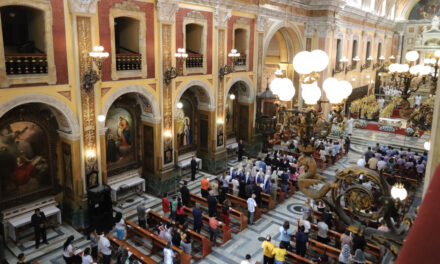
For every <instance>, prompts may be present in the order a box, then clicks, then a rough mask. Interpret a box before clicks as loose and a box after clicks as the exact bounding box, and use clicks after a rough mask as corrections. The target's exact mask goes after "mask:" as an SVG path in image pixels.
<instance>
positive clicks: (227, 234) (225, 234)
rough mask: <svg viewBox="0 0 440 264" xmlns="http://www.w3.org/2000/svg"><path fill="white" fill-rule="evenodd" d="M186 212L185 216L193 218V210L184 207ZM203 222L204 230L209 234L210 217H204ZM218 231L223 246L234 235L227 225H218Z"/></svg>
mask: <svg viewBox="0 0 440 264" xmlns="http://www.w3.org/2000/svg"><path fill="white" fill-rule="evenodd" d="M183 210H184V214H185V215H186V216H187V217H188V216H189V217H191V218H192V217H193V215H192V209H191V208H189V207H186V206H184V207H183ZM202 222H203V227H202V228H203V229H206V231H207V232H209V229H208V227H209V217H208V216H207V215H202ZM218 231H219V234H221V235H222V243H221V245H223V244H224V243H226V242H228V241H229V240H230V239H231V234H232V229H231V228H228V227H227V226H226V225H225V224H223V223H221V224H219V225H218Z"/></svg>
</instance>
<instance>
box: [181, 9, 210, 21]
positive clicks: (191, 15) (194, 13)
mask: <svg viewBox="0 0 440 264" xmlns="http://www.w3.org/2000/svg"><path fill="white" fill-rule="evenodd" d="M185 18H193V19H202V20H206V18H205V16H204V15H203V14H202V13H200V12H199V11H195V10H194V11H191V12H188V13H186V15H185Z"/></svg>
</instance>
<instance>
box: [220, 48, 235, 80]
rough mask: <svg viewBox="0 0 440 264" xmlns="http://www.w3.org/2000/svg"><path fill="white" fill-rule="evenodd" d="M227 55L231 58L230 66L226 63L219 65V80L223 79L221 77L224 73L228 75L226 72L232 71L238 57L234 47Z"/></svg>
mask: <svg viewBox="0 0 440 264" xmlns="http://www.w3.org/2000/svg"><path fill="white" fill-rule="evenodd" d="M228 57H229V58H231V61H232V66H230V65H228V64H226V65H225V66H223V67H220V69H219V78H220V79H221V80H223V77H225V75H228V74H230V73H232V72H234V68H235V63H236V61H237V59H238V57H240V53H239V52H237V50H236V49H232V50H231V52H230V53H229V54H228Z"/></svg>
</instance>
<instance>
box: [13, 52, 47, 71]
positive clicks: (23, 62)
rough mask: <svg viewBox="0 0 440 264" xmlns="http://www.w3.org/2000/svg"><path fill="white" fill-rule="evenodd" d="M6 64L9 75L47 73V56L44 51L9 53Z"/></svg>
mask: <svg viewBox="0 0 440 264" xmlns="http://www.w3.org/2000/svg"><path fill="white" fill-rule="evenodd" d="M5 65H6V74H8V75H18V74H46V73H47V57H46V54H42V53H30V54H28V53H23V54H20V53H13V54H12V53H9V54H6V55H5Z"/></svg>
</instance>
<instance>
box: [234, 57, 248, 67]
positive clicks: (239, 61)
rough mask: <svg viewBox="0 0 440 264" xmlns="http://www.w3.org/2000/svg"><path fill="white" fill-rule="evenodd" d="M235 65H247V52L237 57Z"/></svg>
mask: <svg viewBox="0 0 440 264" xmlns="http://www.w3.org/2000/svg"><path fill="white" fill-rule="evenodd" d="M235 66H237V67H240V66H246V54H241V55H240V57H238V58H237V61H236V62H235Z"/></svg>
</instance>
